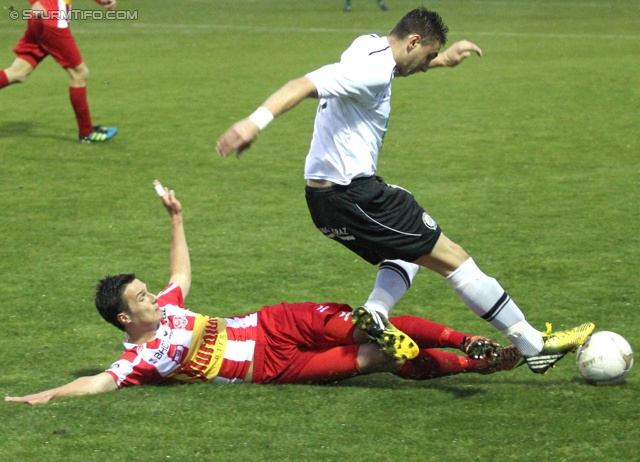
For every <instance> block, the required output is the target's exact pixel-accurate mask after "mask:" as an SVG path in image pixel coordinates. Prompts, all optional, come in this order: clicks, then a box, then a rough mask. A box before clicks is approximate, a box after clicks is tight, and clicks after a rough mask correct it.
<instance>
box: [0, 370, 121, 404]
mask: <svg viewBox="0 0 640 462" xmlns="http://www.w3.org/2000/svg"><path fill="white" fill-rule="evenodd" d="M117 388H118V386H117V385H116V381H115V379H114V378H113V376H112V375H111V374H109V373H107V372H101V373H99V374H97V375H92V376H88V377H80V378H79V379H76V380H74V381H73V382H69V383H68V384H66V385H63V386H61V387H58V388H52V389H51V390H45V391H41V392H40V393H35V394H33V395H27V396H5V398H4V400H5V401H6V402H10V403H26V404H29V405H32V406H33V405H35V404H47V403H48V402H49V401H51V400H52V399H55V398H64V397H67V396H80V395H90V394H97V393H105V392H107V391H112V390H115V389H117Z"/></svg>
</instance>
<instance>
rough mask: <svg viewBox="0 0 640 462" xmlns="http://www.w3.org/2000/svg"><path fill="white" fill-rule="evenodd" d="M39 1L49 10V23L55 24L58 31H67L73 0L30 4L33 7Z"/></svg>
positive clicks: (55, 0) (98, 0)
mask: <svg viewBox="0 0 640 462" xmlns="http://www.w3.org/2000/svg"><path fill="white" fill-rule="evenodd" d="M37 1H39V2H40V4H41V5H42V7H43V8H44V9H45V10H47V12H48V19H47V21H48V22H49V23H50V25H53V24H55V26H56V27H57V28H58V29H66V28H67V27H69V19H70V18H71V4H72V3H73V0H29V3H31V4H32V5H33V4H34V3H36V2H37ZM95 2H96V3H98V4H100V0H95Z"/></svg>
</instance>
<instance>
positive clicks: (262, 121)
mask: <svg viewBox="0 0 640 462" xmlns="http://www.w3.org/2000/svg"><path fill="white" fill-rule="evenodd" d="M249 119H250V120H251V121H252V122H253V123H254V124H256V125H257V126H258V128H259V129H260V131H262V130H264V129H265V128H266V127H267V125H269V124H270V123H271V121H272V120H273V114H271V111H270V110H269V109H267V108H266V107H263V106H260V107H259V108H258V109H256V111H255V112H254V113H253V114H251V115H250V116H249Z"/></svg>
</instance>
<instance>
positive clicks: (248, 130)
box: [216, 117, 260, 157]
mask: <svg viewBox="0 0 640 462" xmlns="http://www.w3.org/2000/svg"><path fill="white" fill-rule="evenodd" d="M259 133H260V129H259V128H258V126H257V125H256V124H255V123H254V122H253V121H252V120H251V119H249V118H248V117H247V118H246V119H243V120H241V121H240V122H237V123H236V124H234V125H233V126H232V127H231V128H230V129H228V130H227V131H226V132H224V134H223V135H222V136H221V137H220V138H219V139H218V142H217V143H216V152H217V153H218V154H220V155H221V156H222V157H227V156H228V155H229V154H232V153H234V152H235V154H236V157H240V155H241V154H242V151H244V150H245V149H248V148H249V147H251V143H253V141H254V140H255V139H256V137H257V136H258V134H259Z"/></svg>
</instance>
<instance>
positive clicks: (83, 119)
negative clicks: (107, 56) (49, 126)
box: [0, 0, 118, 143]
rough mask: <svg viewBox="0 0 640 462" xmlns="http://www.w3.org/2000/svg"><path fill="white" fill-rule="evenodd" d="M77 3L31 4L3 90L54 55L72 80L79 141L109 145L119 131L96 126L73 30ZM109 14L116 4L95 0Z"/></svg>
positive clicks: (0, 74)
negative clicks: (73, 4)
mask: <svg viewBox="0 0 640 462" xmlns="http://www.w3.org/2000/svg"><path fill="white" fill-rule="evenodd" d="M72 1H73V0H39V1H36V0H29V2H30V3H31V12H30V14H29V17H28V20H27V30H26V32H25V33H24V35H23V36H22V38H21V39H20V40H19V41H18V44H17V45H16V47H15V48H14V49H13V51H14V52H15V53H16V55H17V56H16V59H15V60H14V62H13V64H12V65H11V67H9V68H7V69H5V70H2V71H0V89H2V88H4V87H6V86H8V85H11V84H12V83H24V82H26V81H27V78H28V77H29V74H31V72H33V70H34V69H35V68H36V67H37V66H38V64H40V63H41V62H42V60H43V59H44V58H46V57H47V56H48V55H51V56H52V57H53V59H55V60H56V62H57V63H58V64H60V66H62V67H63V68H64V69H65V70H66V71H67V73H68V74H69V77H70V82H69V98H70V100H71V106H72V107H73V111H74V112H75V115H76V120H77V121H78V137H79V139H80V142H81V143H93V142H96V141H106V140H109V139H111V138H113V137H114V136H115V135H116V133H117V132H118V130H117V129H116V128H115V127H102V126H99V125H95V126H94V125H93V123H92V121H91V115H90V113H89V103H88V102H87V79H88V77H89V69H88V68H87V66H86V64H85V63H84V61H83V59H82V56H81V55H80V50H79V49H78V45H77V44H76V41H75V39H74V38H73V35H72V34H71V31H70V29H69V19H70V18H71V3H72ZM95 1H96V3H98V4H100V5H102V6H104V7H105V8H106V9H108V10H113V9H114V8H115V6H116V0H95Z"/></svg>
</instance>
